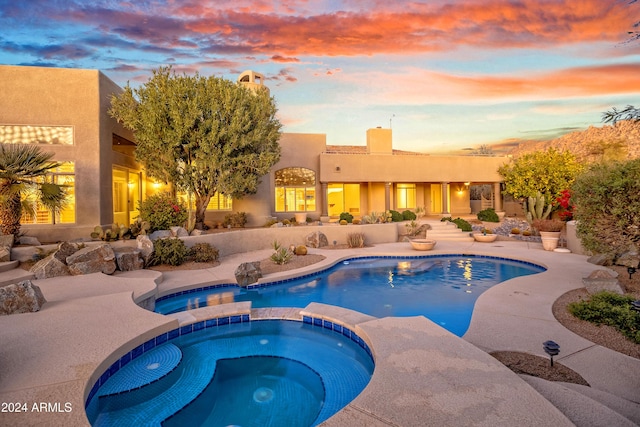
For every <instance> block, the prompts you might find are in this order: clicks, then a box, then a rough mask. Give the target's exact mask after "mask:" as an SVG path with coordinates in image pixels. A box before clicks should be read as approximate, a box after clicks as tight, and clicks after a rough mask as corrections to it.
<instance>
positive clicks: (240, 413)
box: [86, 318, 374, 427]
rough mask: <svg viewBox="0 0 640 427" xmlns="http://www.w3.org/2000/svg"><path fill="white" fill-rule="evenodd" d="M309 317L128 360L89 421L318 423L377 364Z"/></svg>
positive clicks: (203, 337)
mask: <svg viewBox="0 0 640 427" xmlns="http://www.w3.org/2000/svg"><path fill="white" fill-rule="evenodd" d="M314 320H315V319H308V318H307V319H306V320H305V322H298V321H287V320H260V321H248V322H243V323H234V324H225V325H223V326H215V327H210V328H206V329H200V330H198V331H193V332H190V333H188V334H184V335H181V336H179V337H177V338H175V339H170V340H167V341H165V342H163V343H162V344H161V345H159V346H156V347H154V348H153V349H150V350H148V351H146V352H144V353H142V354H141V355H139V356H138V357H137V358H134V359H131V360H129V358H126V360H129V361H128V362H127V363H126V364H125V365H124V366H122V367H120V368H119V369H118V370H117V371H115V372H114V373H113V374H111V375H110V377H109V378H108V379H106V381H105V382H104V384H102V385H101V386H100V387H99V388H98V389H97V391H96V392H95V394H94V395H93V397H92V398H91V399H90V400H89V402H88V404H87V408H86V410H87V416H88V418H89V421H90V422H91V424H92V425H93V426H133V425H135V426H160V425H162V426H164V427H172V426H231V425H237V426H245V427H247V426H261V427H262V426H278V425H287V426H291V427H295V426H304V427H308V426H311V425H316V424H319V423H320V422H322V421H324V420H326V419H327V418H329V417H330V416H331V415H333V414H335V413H336V412H338V411H339V410H340V409H341V408H343V407H344V406H345V405H347V404H348V403H349V402H350V401H351V400H353V399H354V398H355V397H356V396H357V395H358V394H359V393H360V392H361V391H362V390H363V389H364V387H365V386H366V385H367V384H368V382H369V380H370V379H371V375H372V374H373V369H374V364H373V360H372V357H371V352H370V350H369V349H368V347H367V346H366V344H364V343H363V342H362V340H361V339H359V338H358V337H357V336H356V335H355V334H354V333H353V334H352V332H351V331H350V330H348V329H347V328H342V327H340V326H339V325H333V324H331V325H330V327H327V325H326V324H322V325H321V326H315V323H316V322H315V321H314ZM169 336H171V335H169ZM154 373H157V374H158V375H157V378H154V377H153V374H154ZM103 377H104V376H103ZM283 422H285V424H283Z"/></svg>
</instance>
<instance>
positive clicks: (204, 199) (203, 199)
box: [195, 194, 211, 230]
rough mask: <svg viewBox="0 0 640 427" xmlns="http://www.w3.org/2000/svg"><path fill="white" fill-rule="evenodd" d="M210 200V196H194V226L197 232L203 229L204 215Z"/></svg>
mask: <svg viewBox="0 0 640 427" xmlns="http://www.w3.org/2000/svg"><path fill="white" fill-rule="evenodd" d="M209 200H211V196H200V195H199V194H196V224H195V227H196V228H197V229H198V230H202V229H204V214H205V212H206V211H207V205H208V204H209Z"/></svg>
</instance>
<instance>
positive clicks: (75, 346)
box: [0, 241, 640, 425]
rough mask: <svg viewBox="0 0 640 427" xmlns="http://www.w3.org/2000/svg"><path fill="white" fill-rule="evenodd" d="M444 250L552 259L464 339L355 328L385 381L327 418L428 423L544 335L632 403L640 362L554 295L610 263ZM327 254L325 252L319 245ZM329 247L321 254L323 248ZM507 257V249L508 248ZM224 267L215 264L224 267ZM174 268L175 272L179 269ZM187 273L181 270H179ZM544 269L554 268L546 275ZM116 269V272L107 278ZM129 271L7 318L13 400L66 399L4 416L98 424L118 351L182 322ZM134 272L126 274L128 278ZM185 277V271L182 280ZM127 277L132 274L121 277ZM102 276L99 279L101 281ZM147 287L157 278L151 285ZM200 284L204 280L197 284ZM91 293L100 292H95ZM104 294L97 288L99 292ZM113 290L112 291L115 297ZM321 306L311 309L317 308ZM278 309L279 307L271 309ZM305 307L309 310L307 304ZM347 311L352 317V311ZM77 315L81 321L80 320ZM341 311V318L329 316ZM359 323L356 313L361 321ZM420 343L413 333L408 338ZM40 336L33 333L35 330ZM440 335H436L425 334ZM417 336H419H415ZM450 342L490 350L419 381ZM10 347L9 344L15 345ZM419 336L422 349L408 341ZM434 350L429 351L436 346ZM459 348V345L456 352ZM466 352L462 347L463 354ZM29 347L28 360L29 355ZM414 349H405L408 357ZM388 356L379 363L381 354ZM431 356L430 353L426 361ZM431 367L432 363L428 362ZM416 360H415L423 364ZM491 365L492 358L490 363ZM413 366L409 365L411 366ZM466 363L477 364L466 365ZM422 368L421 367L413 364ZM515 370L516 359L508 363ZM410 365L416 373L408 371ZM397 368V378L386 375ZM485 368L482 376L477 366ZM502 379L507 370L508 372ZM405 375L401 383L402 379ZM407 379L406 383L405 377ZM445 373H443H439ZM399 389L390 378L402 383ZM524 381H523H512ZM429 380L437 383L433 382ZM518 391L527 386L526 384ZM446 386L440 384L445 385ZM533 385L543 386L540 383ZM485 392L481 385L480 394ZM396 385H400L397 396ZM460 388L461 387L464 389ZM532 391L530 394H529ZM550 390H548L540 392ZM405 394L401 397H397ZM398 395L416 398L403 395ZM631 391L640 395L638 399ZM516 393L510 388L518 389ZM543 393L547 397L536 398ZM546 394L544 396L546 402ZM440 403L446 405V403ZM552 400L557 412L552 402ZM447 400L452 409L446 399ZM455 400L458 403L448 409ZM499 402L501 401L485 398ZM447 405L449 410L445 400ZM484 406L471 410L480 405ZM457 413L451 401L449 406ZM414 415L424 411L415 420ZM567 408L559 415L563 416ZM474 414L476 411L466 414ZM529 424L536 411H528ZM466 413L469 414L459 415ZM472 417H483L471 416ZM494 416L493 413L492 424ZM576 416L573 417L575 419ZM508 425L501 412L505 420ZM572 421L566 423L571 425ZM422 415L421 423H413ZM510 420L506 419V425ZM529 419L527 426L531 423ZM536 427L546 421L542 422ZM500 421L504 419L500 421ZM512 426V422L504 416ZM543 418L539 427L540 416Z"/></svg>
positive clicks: (477, 317) (514, 285)
mask: <svg viewBox="0 0 640 427" xmlns="http://www.w3.org/2000/svg"><path fill="white" fill-rule="evenodd" d="M408 246H409V245H408V244H400V243H398V244H382V245H376V247H372V248H365V250H360V249H358V250H349V251H347V250H345V251H343V252H342V251H340V252H338V250H328V251H324V252H322V253H323V254H327V259H325V260H324V261H323V263H321V264H320V265H314V266H312V267H313V268H310V269H306V270H304V271H305V273H308V272H310V271H311V270H314V269H316V270H322V269H325V268H327V267H326V265H328V264H330V263H335V262H339V261H337V260H339V259H343V258H351V257H353V256H354V255H355V254H366V255H367V256H369V255H372V254H387V255H394V256H397V255H403V254H411V255H416V253H415V251H412V250H411V249H410V248H408ZM438 246H439V248H438V250H434V251H432V254H434V255H435V254H448V253H451V252H456V253H473V254H486V255H489V256H495V255H496V254H501V255H502V256H504V254H505V253H508V254H509V258H513V259H519V260H525V261H529V262H533V263H536V264H542V265H544V266H545V267H547V269H548V270H547V271H546V272H544V273H540V274H538V275H535V276H536V277H538V280H531V278H529V279H527V277H529V276H526V277H525V278H517V279H512V280H509V281H508V282H504V283H502V284H500V285H497V286H494V287H493V288H492V289H490V290H489V291H486V292H485V293H484V294H483V295H482V296H481V297H480V298H479V299H478V301H477V302H476V308H475V310H474V314H473V317H472V321H471V325H470V328H469V330H468V332H467V333H466V334H465V335H464V336H463V338H462V339H461V338H458V337H455V336H453V335H452V334H450V335H451V337H449V338H447V339H445V338H442V337H441V336H440V335H439V334H440V333H441V331H442V330H441V328H440V327H438V326H437V325H430V324H429V323H430V321H428V320H427V319H425V318H423V317H421V318H418V319H416V318H409V319H410V320H406V318H404V320H403V319H400V320H398V319H399V318H385V319H370V320H367V321H361V322H358V323H356V324H355V325H354V328H358V329H357V331H360V330H361V331H362V333H363V335H362V336H363V338H364V337H365V336H366V337H367V338H366V339H368V340H371V348H372V351H373V352H374V355H375V356H376V372H375V373H374V379H375V381H374V380H372V382H371V383H370V385H369V386H368V387H367V388H366V389H365V391H364V392H363V393H362V394H361V395H360V396H358V397H357V398H356V399H355V400H354V401H353V402H352V403H351V404H350V405H348V406H347V407H346V408H345V409H344V410H343V411H340V412H339V413H338V414H336V415H335V416H334V417H332V418H330V419H329V420H327V421H325V423H323V425H345V423H346V422H347V421H348V422H349V425H416V424H415V422H416V421H417V420H418V419H419V418H416V417H417V416H418V414H422V415H420V416H427V414H425V413H424V412H421V409H420V408H422V407H424V406H425V405H426V404H427V403H429V404H430V405H431V406H432V407H433V405H435V407H436V409H443V408H444V407H443V406H442V405H445V404H444V403H442V402H440V401H439V400H438V399H436V395H434V394H430V393H428V392H427V391H428V390H430V389H433V386H435V385H436V384H441V385H443V386H446V385H448V384H455V382H456V375H458V376H459V375H463V376H465V375H467V374H469V369H468V368H469V367H470V366H473V363H472V361H473V360H476V358H480V360H482V361H483V362H482V363H485V362H486V361H485V358H486V357H490V356H488V355H487V353H486V352H488V351H493V350H514V351H525V352H528V353H532V354H538V355H544V354H543V351H542V348H541V343H542V342H543V341H544V339H543V338H553V339H554V340H555V341H557V342H559V343H560V344H561V354H560V357H559V358H558V359H556V360H558V361H561V362H562V363H563V364H565V365H566V366H569V367H570V368H572V369H574V370H576V371H578V372H579V373H580V374H581V375H583V377H585V379H587V381H589V382H590V384H591V385H592V387H593V388H595V389H599V390H603V391H606V392H608V393H613V394H616V395H618V396H621V397H624V398H626V399H629V400H632V398H633V397H634V396H635V394H633V393H636V392H637V386H638V384H640V369H639V367H640V363H639V361H638V360H637V359H633V358H630V357H628V356H624V355H621V354H619V353H616V352H613V351H610V350H607V349H604V348H602V347H600V346H596V345H594V344H593V343H590V342H588V341H587V340H584V339H582V338H580V337H578V336H576V335H575V334H573V333H572V332H570V331H568V330H566V329H565V328H563V327H562V326H561V325H559V324H558V323H557V322H556V321H555V319H553V315H552V313H551V309H550V306H551V304H552V302H553V301H554V300H555V299H556V298H557V297H558V296H560V295H562V294H563V293H565V292H566V291H568V290H571V289H575V288H578V287H582V280H581V279H582V278H583V277H587V276H588V275H589V274H590V273H591V272H592V271H593V270H595V269H602V267H598V266H594V265H591V264H588V263H586V257H584V256H580V255H573V254H555V253H547V252H546V251H543V250H542V249H541V245H540V244H539V243H538V244H537V246H536V243H531V242H527V243H525V242H502V241H497V242H495V244H487V243H481V244H478V243H466V242H465V243H459V242H439V245H438ZM314 251H315V250H314ZM318 252H319V251H318ZM268 253H270V251H257V252H255V253H250V254H239V255H237V256H230V257H228V259H227V260H225V262H224V263H223V264H224V265H221V266H219V267H223V268H219V267H216V269H218V270H217V271H208V272H205V274H193V273H192V272H186V273H185V272H182V273H183V274H168V275H166V274H163V275H162V276H163V280H162V282H160V283H157V282H158V280H157V277H155V278H151V277H147V278H141V277H137V279H139V280H134V282H135V283H134V285H135V286H143V285H141V282H144V281H147V282H150V283H153V286H157V287H158V290H161V289H170V288H171V287H172V283H175V281H176V280H185V278H189V279H193V282H197V281H198V280H200V277H203V276H208V277H210V278H214V280H223V279H224V278H225V277H226V280H229V279H228V278H229V277H233V276H232V273H233V270H234V269H235V267H236V266H237V265H238V264H239V263H240V262H243V261H248V260H256V259H263V258H266V257H267V256H268V255H267V256H263V255H266V254H268ZM499 256H500V255H499ZM212 270H215V269H212ZM172 273H173V272H172ZM176 273H177V272H176ZM294 275H300V270H298V271H295V272H293V273H287V274H281V275H275V276H270V277H269V278H268V279H272V278H273V277H287V276H288V277H291V276H294ZM541 275H544V276H541ZM102 276H104V275H102ZM118 277H120V276H116V277H111V276H104V277H101V276H100V277H98V276H96V277H92V278H91V281H92V284H96V286H95V287H92V289H93V291H92V292H95V294H96V295H83V296H81V297H79V298H73V299H68V298H62V297H60V298H53V299H50V297H51V296H55V295H61V291H60V289H56V287H59V286H61V285H62V286H65V285H66V284H67V283H69V282H73V281H77V280H85V281H86V280H87V278H84V279H82V278H81V279H76V278H69V277H67V278H64V280H58V281H55V280H54V279H47V280H44V281H36V284H38V285H39V286H41V288H42V289H43V293H44V294H45V297H46V298H47V299H48V301H49V302H48V303H47V304H45V306H44V307H43V309H42V310H41V311H40V312H38V313H25V314H20V315H13V316H3V317H2V318H0V338H1V340H2V342H3V346H1V347H2V348H0V361H2V364H3V370H2V371H1V372H0V373H1V374H2V375H0V399H2V401H3V402H10V401H20V402H27V403H29V404H32V403H41V402H45V403H51V404H55V403H59V405H58V406H56V405H49V409H52V410H50V411H44V412H38V411H33V410H29V411H28V412H27V413H10V414H1V415H2V418H6V419H7V421H8V422H12V423H13V422H15V423H18V424H20V425H29V424H38V423H46V424H48V425H87V420H86V415H85V414H84V405H83V404H84V399H85V398H86V396H87V394H88V388H90V387H91V386H90V385H89V384H93V381H95V380H96V377H99V375H100V374H101V373H102V372H104V370H105V369H107V368H108V367H109V366H110V365H111V363H113V361H114V360H115V357H116V354H123V353H124V352H125V351H128V350H129V351H130V350H131V349H132V348H134V347H135V346H137V345H140V344H141V343H143V342H145V341H146V340H148V339H150V338H152V337H154V336H157V335H160V334H161V333H164V332H168V331H169V330H171V329H175V328H176V327H177V326H178V325H179V324H180V321H178V320H177V319H175V318H170V317H167V316H162V315H158V314H155V313H151V312H148V311H146V310H143V309H140V308H139V307H137V306H136V305H135V304H134V303H133V301H132V295H133V294H134V293H135V292H138V295H146V292H144V290H143V291H140V290H138V291H132V290H129V291H121V290H119V289H120V288H117V287H116V288H117V289H116V290H111V291H109V290H107V289H105V288H104V286H102V285H106V284H109V283H114V279H117V278H118ZM125 277H126V275H123V277H120V278H125ZM180 277H182V278H180ZM115 281H117V282H119V283H121V280H119V281H118V280H115ZM93 282H95V283H93ZM145 286H146V285H145ZM193 286H197V283H196V284H195V285H193ZM87 292H88V291H87ZM92 292H88V294H91V293H92ZM109 292H112V293H109ZM308 309H309V307H308V308H307V309H305V310H308ZM336 309H337V310H338V311H342V310H345V309H341V308H339V307H330V308H327V307H324V308H323V310H329V311H331V310H336ZM266 310H269V309H266ZM298 310H299V309H298ZM270 311H271V314H270V315H273V316H278V312H279V310H274V309H271V310H270ZM343 314H344V313H343ZM69 316H72V318H73V319H74V321H72V322H70V321H69V318H70V317H69ZM328 316H329V317H332V318H333V317H334V316H335V315H333V314H331V315H328ZM354 322H356V320H354ZM405 335H406V337H405V338H409V339H402V337H403V336H405ZM27 336H28V337H29V338H28V339H25V338H26V337H27ZM424 336H429V337H430V339H429V340H424V339H421V338H423V337H424ZM411 337H413V338H411ZM432 340H434V342H439V343H440V347H441V348H440V350H442V348H444V347H447V348H452V349H454V350H455V349H458V348H459V347H464V348H465V349H466V347H467V346H469V347H470V349H469V351H472V352H474V353H475V352H479V353H477V354H475V355H474V356H473V357H472V358H470V359H463V361H462V364H461V365H460V366H458V367H457V368H456V369H453V370H451V367H449V368H447V367H446V366H444V365H442V364H436V366H440V368H439V369H442V368H446V369H444V371H442V370H441V371H438V372H439V374H438V375H444V374H442V372H445V373H447V371H448V370H451V372H449V373H454V374H455V373H456V372H457V374H456V375H453V376H452V377H450V378H447V379H446V381H445V378H444V377H442V376H440V377H438V378H440V381H441V382H440V383H434V382H433V381H431V382H429V383H425V382H423V381H418V380H417V378H419V377H420V376H419V375H415V372H413V370H416V372H420V371H421V370H424V366H425V365H428V363H426V364H425V363H416V362H411V361H408V360H404V359H403V357H404V358H405V359H406V357H408V355H410V354H412V353H414V354H418V353H422V354H423V356H424V355H425V354H427V353H429V351H435V350H434V349H429V348H424V346H425V345H427V344H428V342H431V341H432ZM4 343H7V345H4ZM410 343H413V344H415V345H414V346H413V347H410V346H408V344H410ZM427 350H428V351H427ZM455 351H458V350H455ZM455 351H454V354H457V353H455ZM25 355H26V356H27V357H25ZM403 355H404V356H403ZM449 359H451V357H449V356H445V357H444V358H442V359H441V360H443V361H444V362H446V361H447V360H449ZM382 360H386V362H385V363H384V364H380V365H378V363H380V362H379V361H382ZM419 360H422V359H419ZM427 362H429V363H433V362H430V359H428V360H427ZM412 363H413V364H412ZM486 363H489V362H486ZM403 366H404V368H402V367H403ZM465 366H466V367H465ZM409 367H410V369H409ZM502 368H504V367H502ZM403 369H404V371H403ZM503 371H504V372H505V373H504V375H506V376H510V377H512V378H513V381H516V382H518V381H519V382H520V383H522V384H525V382H524V381H522V380H521V379H520V378H519V377H518V376H516V375H515V374H512V373H511V371H508V370H507V369H506V368H504V369H503ZM385 372H386V374H385ZM472 373H473V372H472ZM425 375H427V377H430V376H432V375H436V374H435V373H434V372H433V371H429V370H428V371H425ZM500 375H501V376H502V375H503V374H502V372H500ZM401 378H402V379H403V380H402V381H400V379H401ZM396 379H397V380H398V381H395V380H396ZM431 379H432V380H433V377H431ZM394 381H395V386H394V387H391V386H385V384H387V385H390V384H394ZM509 381H512V379H509ZM424 384H430V385H431V387H430V388H427V387H425V385H424ZM518 387H524V386H522V385H518ZM436 388H437V387H436ZM524 389H525V390H533V388H531V387H530V386H528V385H527V386H526V387H524ZM465 390H467V394H466V395H465V396H460V398H461V399H462V397H464V399H462V401H463V402H464V401H476V402H477V401H482V399H487V394H486V393H487V390H486V389H483V388H482V387H479V388H473V387H470V388H465ZM474 390H475V391H474ZM390 391H391V392H392V393H390ZM455 391H456V390H455V388H454V389H453V390H450V392H452V393H453V392H455ZM527 393H528V392H527ZM534 393H535V394H536V395H537V396H539V395H538V394H537V393H536V392H534ZM391 395H393V398H392V397H391ZM398 396H404V398H399V397H398ZM630 396H631V397H630ZM507 397H508V396H507ZM532 399H534V400H536V401H537V400H538V397H535V398H532ZM542 400H544V399H542ZM67 401H69V402H71V404H72V407H73V409H72V410H71V411H68V412H65V411H64V410H60V411H55V409H59V408H63V409H64V403H66V402H67ZM438 402H440V403H438ZM508 402H509V401H508V400H505V401H501V402H500V405H499V406H500V408H502V407H510V406H512V403H517V402H511V403H508ZM545 402H547V403H544V402H541V403H540V404H541V405H543V406H544V407H545V408H546V407H547V406H548V401H546V400H545ZM438 405H440V406H438ZM445 406H446V405H445ZM480 406H487V407H493V406H492V405H486V404H485V405H480ZM444 409H446V408H444ZM476 409H477V408H475V407H473V408H468V411H471V412H468V413H474V411H475V410H476ZM451 410H452V409H451V408H449V409H448V411H451ZM495 410H496V409H495V408H494V409H493V410H484V411H485V412H486V415H487V417H488V418H485V419H483V418H482V417H480V416H479V415H480V413H475V416H474V419H475V421H473V422H471V424H477V425H482V424H485V425H487V424H489V422H488V421H487V420H489V419H491V421H492V422H495V421H496V419H495V418H493V415H491V414H494V415H495V412H493V411H495ZM411 414H414V415H413V416H412V415H411ZM442 416H454V414H453V413H450V412H447V411H444V412H443V413H442ZM563 417H564V416H559V417H558V418H559V420H561V419H563ZM465 419H466V418H465ZM523 419H524V420H525V421H526V419H527V418H523ZM459 420H462V419H459ZM468 420H469V421H470V420H471V419H468ZM483 420H484V421H483ZM564 420H565V421H564V423H566V418H564ZM498 421H499V420H498ZM559 422H561V421H559ZM412 423H414V424H412ZM498 424H499V423H498ZM520 424H521V425H527V423H526V422H525V423H524V424H522V423H520ZM536 424H538V425H539V424H540V423H539V420H538V421H536ZM492 425H496V423H492ZM503 425H505V424H503ZM532 425H533V424H532Z"/></svg>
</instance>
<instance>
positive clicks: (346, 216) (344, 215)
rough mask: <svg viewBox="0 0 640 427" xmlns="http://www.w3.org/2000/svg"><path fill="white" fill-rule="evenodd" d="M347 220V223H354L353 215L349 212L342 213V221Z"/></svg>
mask: <svg viewBox="0 0 640 427" xmlns="http://www.w3.org/2000/svg"><path fill="white" fill-rule="evenodd" d="M342 220H345V221H347V222H352V221H353V215H351V214H350V213H349V212H342V213H341V214H340V221H342Z"/></svg>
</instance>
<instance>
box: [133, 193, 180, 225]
mask: <svg viewBox="0 0 640 427" xmlns="http://www.w3.org/2000/svg"><path fill="white" fill-rule="evenodd" d="M138 209H139V211H140V214H139V216H138V218H140V219H141V220H142V221H146V222H148V223H149V232H153V231H156V230H168V229H169V228H171V227H174V226H183V225H184V223H185V222H186V221H187V217H188V216H189V213H188V212H187V208H185V207H184V206H183V205H181V204H180V202H178V201H177V200H175V199H174V198H172V197H171V195H169V194H167V193H158V194H154V195H153V196H149V197H147V198H146V199H145V200H143V201H142V202H140V203H138Z"/></svg>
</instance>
